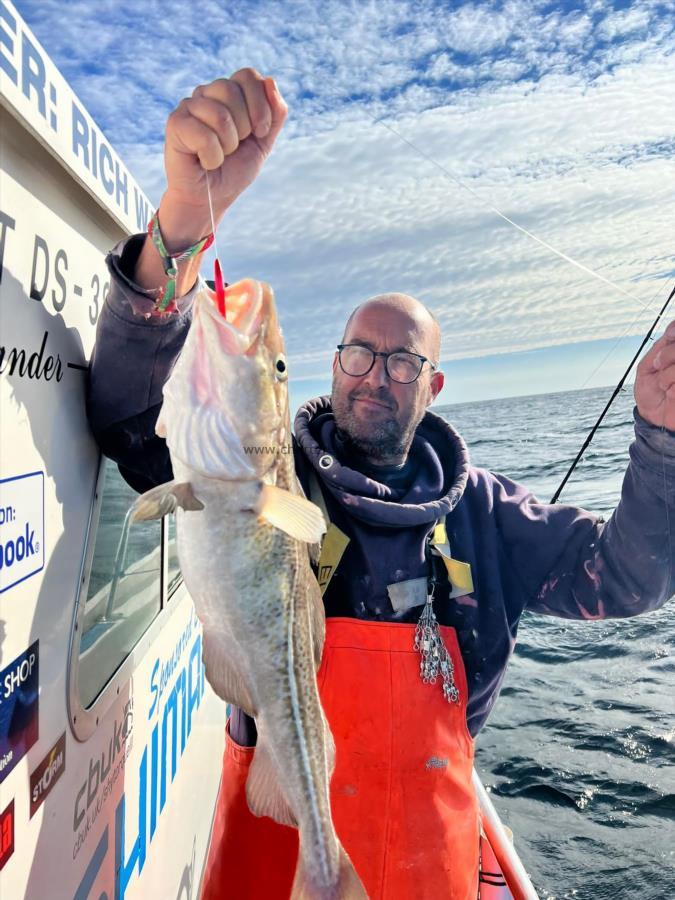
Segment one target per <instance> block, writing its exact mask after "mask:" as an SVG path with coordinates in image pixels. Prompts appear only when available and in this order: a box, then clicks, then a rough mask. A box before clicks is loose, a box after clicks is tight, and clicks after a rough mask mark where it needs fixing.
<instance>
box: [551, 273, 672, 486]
mask: <svg viewBox="0 0 675 900" xmlns="http://www.w3.org/2000/svg"><path fill="white" fill-rule="evenodd" d="M674 296H675V287H674V288H673V289H672V291H671V292H670V294H669V295H668V299H667V300H666V302H665V303H664V304H663V306H662V307H661V309H660V310H659V314H658V315H657V317H656V318H655V319H654V321H653V322H652V326H651V328H650V329H649V331H648V332H647V334H646V335H645V337H644V340H643V341H642V343H641V344H640V347H639V348H638V351H637V353H636V354H635V356H634V357H633V358H632V360H631V361H630V364H629V366H628V368H627V369H626V371H625V372H624V373H623V375H622V376H621V380H620V381H619V383H618V384H617V386H616V387H615V388H614V393H613V394H612V396H611V397H610V398H609V400H608V402H607V405H606V406H605V408H604V409H603V411H602V412H601V413H600V418H599V419H598V421H597V422H596V423H595V425H594V426H593V427H592V428H591V430H590V431H589V433H588V435H587V437H586V440H585V441H584V443H583V444H582V446H581V449H580V450H579V452H578V453H577V455H576V458H575V460H574V462H573V463H572V465H571V466H570V467H569V469H568V470H567V474H566V475H565V477H564V478H563V480H562V481H561V482H560V484H559V485H558V489H557V490H556V492H555V494H554V495H553V497H552V498H551V503H557V502H558V498H559V497H560V494H561V493H562V490H563V488H564V487H565V485H566V484H567V482H568V481H569V479H570V476H571V475H572V472H574V470H575V469H576V467H577V464H578V462H579V460H580V459H581V457H582V456H583V455H584V453H585V452H586V450H587V449H588V446H589V444H590V443H591V441H592V440H593V438H594V437H595V433H596V431H597V430H598V428H599V427H600V425H601V424H602V420H603V419H604V418H605V416H606V415H607V413H608V412H609V408H610V406H611V405H612V403H614V401H615V400H616V398H617V397H618V395H619V394H620V393H621V391H622V390H623V386H624V383H625V381H626V378H628V376H629V374H630V371H631V369H632V368H633V366H634V365H635V363H636V362H637V360H638V359H639V358H640V354H641V353H642V351H643V350H644V348H645V345H646V343H647V341H649V340H651V337H652V334H653V333H654V329H655V328H656V326H657V325H658V324H659V321H660V320H661V317H662V316H663V314H664V313H665V311H666V309H667V308H668V305H669V304H670V301H671V300H672V299H673V297H674Z"/></svg>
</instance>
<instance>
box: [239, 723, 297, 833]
mask: <svg viewBox="0 0 675 900" xmlns="http://www.w3.org/2000/svg"><path fill="white" fill-rule="evenodd" d="M246 799H247V800H248V807H249V809H250V810H251V812H252V813H253V815H254V816H269V817H270V818H271V819H274V821H275V822H278V823H279V824H280V825H293V826H295V827H297V824H298V822H297V820H296V818H295V816H294V815H293V813H292V811H291V808H290V806H289V805H288V801H287V800H286V797H285V796H284V793H283V791H282V790H281V785H280V784H279V778H278V776H277V771H276V767H275V766H274V763H273V762H272V755H271V753H270V751H269V748H268V746H267V744H266V742H265V739H264V737H263V738H262V739H261V736H260V731H258V743H257V745H256V748H255V753H254V754H253V762H252V763H251V771H250V772H249V775H248V779H247V781H246Z"/></svg>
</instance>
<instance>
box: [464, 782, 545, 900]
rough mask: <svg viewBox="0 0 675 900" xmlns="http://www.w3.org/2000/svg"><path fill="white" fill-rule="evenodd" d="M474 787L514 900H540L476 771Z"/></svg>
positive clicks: (485, 823)
mask: <svg viewBox="0 0 675 900" xmlns="http://www.w3.org/2000/svg"><path fill="white" fill-rule="evenodd" d="M472 781H473V786H474V789H475V791H476V795H477V797H478V803H479V805H480V811H481V819H482V823H483V831H484V832H485V836H486V838H487V839H488V841H489V842H490V846H491V847H492V852H493V853H494V855H495V857H496V859H497V862H498V863H499V865H500V866H501V870H502V874H503V875H504V880H505V881H506V884H507V886H508V888H509V890H510V891H511V894H512V895H513V900H539V895H538V894H537V892H536V891H535V889H534V885H533V884H532V882H531V881H530V876H529V875H528V874H527V872H526V871H525V866H524V865H523V863H522V862H521V859H520V857H519V856H518V854H517V853H516V850H515V848H514V846H513V844H512V843H511V841H510V839H509V836H508V834H507V833H506V830H505V829H504V826H503V825H502V821H501V819H500V818H499V813H498V812H497V810H496V809H495V808H494V805H493V803H492V800H491V799H490V795H489V794H488V792H487V791H486V790H485V788H484V787H483V782H482V781H481V780H480V778H479V777H478V773H477V772H476V770H475V769H474V770H473V775H472Z"/></svg>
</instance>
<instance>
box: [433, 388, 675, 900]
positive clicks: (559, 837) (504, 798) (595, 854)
mask: <svg viewBox="0 0 675 900" xmlns="http://www.w3.org/2000/svg"><path fill="white" fill-rule="evenodd" d="M611 392H612V389H611V388H593V389H591V390H583V391H572V392H566V393H558V394H546V395H537V396H532V397H518V398H514V399H502V400H490V401H485V402H480V403H467V404H458V405H453V406H446V407H440V408H439V407H435V408H434V411H435V412H438V413H439V414H440V415H442V416H443V417H444V418H445V419H447V420H448V421H449V422H451V423H452V424H453V425H454V426H455V427H456V428H457V429H458V430H459V432H460V433H461V434H462V436H463V437H464V439H465V441H466V442H467V444H468V446H469V451H470V454H471V461H472V463H473V464H474V465H477V466H483V467H485V468H488V469H490V470H491V471H493V472H500V473H502V474H504V475H507V476H509V477H510V478H512V479H514V480H516V481H518V482H520V483H522V484H524V485H526V486H527V487H528V488H529V489H530V490H531V491H532V492H533V493H534V494H535V495H536V496H537V497H538V498H539V499H540V500H542V501H546V502H548V501H549V500H550V499H551V497H552V496H553V494H554V492H555V490H556V488H557V486H558V484H559V483H560V481H561V480H562V478H563V476H564V474H565V472H566V471H567V469H568V467H569V465H570V463H571V462H572V460H573V459H574V457H575V456H576V454H577V451H578V450H579V448H580V447H581V445H582V443H583V441H584V439H585V437H586V435H587V434H588V432H589V431H590V430H591V428H592V426H593V424H594V423H595V421H596V419H597V418H598V416H599V415H600V413H601V412H602V410H603V408H604V406H605V403H606V401H607V400H608V399H609V397H610V396H611ZM633 405H634V401H633V396H632V388H627V389H626V390H625V391H624V392H622V393H621V394H619V396H618V397H617V399H616V400H615V402H614V404H613V406H612V408H611V409H610V411H609V413H608V415H607V417H606V418H605V420H604V423H603V425H602V426H601V427H600V429H599V430H598V432H597V434H596V436H595V438H594V440H593V442H592V443H591V445H590V447H589V449H588V450H587V451H586V453H585V455H584V456H583V458H582V461H581V463H580V464H579V465H578V467H577V468H576V470H575V473H574V475H573V476H572V478H571V479H570V481H569V482H568V484H567V486H566V488H565V490H564V492H563V494H562V496H561V502H563V503H567V504H573V505H576V506H580V507H583V508H585V509H588V510H592V511H594V512H597V513H599V514H600V515H602V516H603V517H604V518H605V519H607V518H609V516H610V515H611V513H612V510H613V509H614V507H615V506H616V504H617V503H618V501H619V498H620V494H621V483H622V480H623V475H624V472H625V470H626V466H627V464H628V459H629V457H628V448H629V445H630V442H631V440H632V439H633V414H632V410H633ZM670 527H674V528H675V522H673V523H669V522H668V521H667V519H666V515H665V507H664V522H663V529H664V534H667V533H668V529H669V528H670ZM644 564H645V566H647V565H649V561H648V560H645V561H644ZM476 769H477V771H478V773H479V775H480V776H481V779H482V781H483V783H484V784H485V786H486V787H487V788H488V790H489V791H490V794H491V798H492V801H493V803H494V804H495V806H496V808H497V810H498V812H499V814H500V816H501V817H502V820H503V822H504V823H505V824H506V825H508V826H509V828H510V829H511V830H512V831H513V833H514V841H515V846H516V849H517V851H518V853H519V855H520V858H521V859H522V861H523V863H524V865H525V868H526V869H527V871H528V873H529V874H530V877H531V879H532V881H533V884H534V886H535V888H536V890H537V891H538V893H539V896H540V898H542V900H563V898H565V900H566V898H574V900H605V898H607V900H610V898H612V900H615V898H621V900H671V898H675V600H673V601H672V602H671V603H670V604H667V605H666V606H664V607H663V608H662V609H660V610H657V611H655V612H651V613H646V614H644V615H641V616H637V617H635V618H632V619H624V620H606V621H601V622H587V621H583V622H576V621H569V620H563V619H556V618H553V617H548V616H538V615H537V616H536V615H532V614H530V613H525V614H524V615H523V617H522V619H521V622H520V628H519V632H518V643H517V645H516V650H515V653H514V656H513V658H512V660H511V663H510V666H509V669H508V672H507V675H506V679H505V681H504V685H503V687H502V691H501V694H500V697H499V699H498V700H497V703H496V705H495V708H494V710H493V712H492V715H491V717H490V719H489V720H488V722H487V724H486V726H485V727H484V729H483V731H482V732H481V733H480V735H479V736H478V738H477V742H476Z"/></svg>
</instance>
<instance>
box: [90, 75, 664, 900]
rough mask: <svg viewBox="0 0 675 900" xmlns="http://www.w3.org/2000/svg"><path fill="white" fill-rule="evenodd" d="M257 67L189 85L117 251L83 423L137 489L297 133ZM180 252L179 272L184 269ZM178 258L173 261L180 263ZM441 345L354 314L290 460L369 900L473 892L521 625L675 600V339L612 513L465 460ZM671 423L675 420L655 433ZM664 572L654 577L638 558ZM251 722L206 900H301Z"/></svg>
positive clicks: (232, 731)
mask: <svg viewBox="0 0 675 900" xmlns="http://www.w3.org/2000/svg"><path fill="white" fill-rule="evenodd" d="M286 112H287V110H286V105H285V103H284V101H283V100H282V98H281V96H280V94H279V91H278V89H277V88H276V85H275V83H274V81H273V80H272V79H270V78H263V77H262V76H261V75H260V74H259V73H257V72H256V71H255V70H252V69H243V70H240V71H239V72H236V73H235V74H234V75H233V76H232V77H231V78H230V79H220V80H218V81H216V82H213V83H211V84H208V85H202V86H199V87H198V88H196V89H195V91H194V93H193V95H192V97H191V98H189V99H186V100H183V101H182V102H181V104H180V105H179V106H178V108H177V109H176V110H175V111H174V112H173V113H172V115H171V116H170V117H169V121H168V125H167V133H166V150H165V160H166V170H167V181H168V187H167V190H166V193H165V194H164V196H163V198H162V201H161V204H160V207H159V211H158V214H157V216H155V217H154V219H153V223H152V224H151V229H150V235H136V236H134V237H132V238H130V239H129V240H127V241H124V242H122V243H120V244H119V245H118V246H117V247H116V248H114V249H113V250H112V251H111V253H110V255H109V256H108V260H107V262H108V266H109V268H110V272H111V275H112V284H111V290H110V293H109V296H108V298H107V300H106V303H105V306H104V308H103V310H102V313H101V316H100V320H99V323H98V331H97V340H96V346H95V349H94V353H93V356H92V361H91V377H90V385H89V398H88V410H89V417H90V422H91V426H92V429H93V431H94V434H95V436H96V438H97V440H98V442H99V444H100V446H101V448H102V450H103V452H104V453H106V454H107V455H108V456H110V457H111V458H112V459H114V460H115V461H116V462H117V463H118V465H119V468H120V471H121V473H122V475H123V476H124V478H125V479H126V480H127V481H128V482H129V484H131V485H132V486H133V487H134V488H135V489H137V490H139V491H144V490H147V489H149V488H151V487H153V486H154V485H157V484H160V483H163V482H166V481H169V480H171V478H172V470H171V460H170V457H169V453H168V450H167V447H166V444H165V443H164V441H163V439H161V438H159V437H158V436H157V435H156V434H155V423H156V420H157V416H158V413H159V410H160V406H161V403H162V387H163V384H164V382H165V381H166V378H167V376H168V373H169V372H170V371H171V369H172V367H173V365H174V363H175V360H176V358H177V356H178V354H179V353H180V350H181V347H182V345H183V342H184V340H185V337H186V334H187V331H188V328H189V325H190V319H191V308H192V303H193V300H194V296H195V292H196V291H197V289H198V284H196V279H197V276H198V268H199V258H200V256H199V251H200V250H201V249H202V247H203V240H202V239H203V237H204V235H206V234H207V233H208V231H209V229H210V215H209V209H208V202H207V199H206V198H207V194H206V186H205V181H204V168H207V169H209V170H210V184H211V192H212V197H213V203H214V213H215V217H216V220H219V219H220V217H221V216H222V215H223V214H224V212H225V210H226V209H227V208H228V207H229V206H230V205H231V204H232V203H233V202H234V200H235V199H236V198H237V196H238V195H239V194H240V193H242V192H243V191H244V190H245V188H246V187H247V186H248V185H249V184H250V183H251V182H252V181H253V180H254V179H255V177H256V175H257V174H258V172H259V171H260V169H261V167H262V165H263V163H264V161H265V159H266V157H267V155H268V154H269V153H270V151H271V149H272V146H273V143H274V141H275V139H276V137H277V135H278V134H279V132H280V130H281V128H282V126H283V123H284V121H285V118H286ZM174 257H175V259H174ZM176 260H178V265H177V266H176V265H175V262H176ZM439 362H440V332H439V327H438V324H437V322H436V321H435V319H434V317H433V316H432V315H431V313H430V312H429V311H428V310H427V309H426V308H425V307H424V306H423V305H422V304H421V303H419V302H418V301H417V300H415V299H413V298H412V297H409V296H407V295H405V294H398V293H392V294H382V295H379V296H377V297H373V298H371V299H370V300H368V301H366V302H364V303H363V304H361V306H359V307H358V308H357V309H356V310H355V311H354V312H353V313H352V315H351V316H350V318H349V320H348V322H347V324H346V328H345V332H344V335H343V338H342V341H341V343H340V344H339V345H338V347H337V349H336V353H335V358H334V360H333V385H332V393H331V396H330V397H319V398H316V399H314V400H310V401H308V402H307V403H305V404H304V405H303V406H302V407H301V409H300V410H299V412H298V414H297V417H296V420H295V426H294V432H295V436H294V445H293V446H294V452H295V460H296V468H297V471H298V475H299V478H300V481H301V483H302V485H303V488H304V489H305V492H306V493H307V495H308V496H310V497H311V499H312V500H313V501H314V502H316V503H317V504H319V505H320V506H321V507H322V508H323V510H324V512H325V514H326V517H327V520H328V522H329V523H330V527H329V531H328V533H327V536H326V538H325V540H324V544H323V547H322V549H321V556H320V558H319V561H318V566H317V576H318V579H319V583H320V585H321V588H322V592H323V601H324V607H325V611H326V617H327V627H326V643H325V647H324V653H323V658H322V662H321V667H320V669H319V672H318V675H317V678H318V685H319V690H320V693H321V699H322V703H323V707H324V710H325V712H326V716H327V718H328V721H329V723H330V726H331V730H332V733H333V736H334V738H335V742H336V750H337V754H336V769H335V773H334V775H333V779H332V782H331V799H332V809H333V815H334V818H335V824H336V828H337V832H338V834H339V836H340V838H341V840H342V843H343V845H344V846H345V848H346V849H347V851H348V853H349V855H350V857H351V859H352V861H353V862H354V864H355V866H356V869H357V871H358V873H359V875H360V876H361V879H362V881H363V883H364V885H365V887H366V889H367V891H368V894H369V896H370V897H372V898H386V900H408V898H413V897H414V898H417V900H423V898H429V900H431V898H433V900H438V898H442V897H443V898H444V897H452V898H458V900H469V898H471V900H474V898H476V896H477V891H478V882H479V839H480V838H479V834H480V827H479V812H478V807H477V802H476V797H475V795H474V791H473V788H472V784H471V772H472V766H473V747H474V743H473V742H474V739H475V737H476V735H477V734H478V732H479V731H480V729H481V728H482V726H483V725H484V724H485V721H486V719H487V717H488V715H489V713H490V711H491V709H492V707H493V705H494V702H495V700H496V698H497V696H498V693H499V688H500V685H501V683H502V680H503V677H504V673H505V669H506V665H507V663H508V660H509V657H510V655H511V653H512V652H513V648H514V645H515V641H516V633H517V629H518V623H519V620H520V617H521V615H522V613H523V611H524V610H526V609H527V610H530V611H534V612H538V613H543V614H547V615H555V616H561V617H564V618H575V619H593V620H594V619H599V618H605V617H627V616H634V615H637V614H639V613H641V612H645V611H647V610H653V609H656V608H657V607H659V606H660V605H662V604H663V603H664V602H665V601H666V599H667V598H668V597H670V596H671V595H672V593H673V590H674V588H673V583H672V572H673V566H672V561H673V555H674V549H673V541H672V536H671V534H670V531H668V532H666V531H665V528H664V521H665V519H666V515H667V516H669V519H670V521H675V508H673V503H672V499H671V500H670V501H669V503H670V508H669V509H666V507H665V506H664V494H665V495H666V496H667V497H670V498H672V497H673V496H675V490H672V489H670V490H665V491H664V479H666V481H667V484H668V485H673V484H674V483H675V433H674V432H673V431H671V430H670V429H675V398H672V397H671V396H670V395H671V394H672V393H673V390H672V389H671V388H670V385H672V384H675V329H673V326H672V325H671V326H670V327H669V329H668V330H667V332H666V335H665V337H664V338H662V339H661V340H660V341H658V342H657V343H656V345H655V346H654V348H653V349H652V351H651V352H650V354H648V355H647V357H645V360H643V362H642V363H641V365H640V369H639V371H638V379H637V381H636V400H637V409H636V412H635V431H636V439H635V442H634V443H633V444H632V446H631V448H630V463H629V466H628V469H627V472H626V477H625V480H624V485H623V490H622V496H621V501H620V503H619V506H618V507H617V510H616V511H615V513H614V515H613V516H612V518H611V520H610V521H609V522H607V523H605V522H603V521H602V520H601V519H599V518H598V517H597V516H595V515H593V514H592V513H589V512H586V511H584V510H581V509H575V508H573V507H567V506H549V505H546V504H542V503H540V502H539V501H538V500H537V499H536V498H535V497H534V496H532V494H530V493H529V492H528V491H527V490H526V489H525V488H524V487H522V486H521V485H519V484H516V483H514V482H513V481H511V480H509V479H508V478H506V477H504V476H502V475H496V474H493V473H491V472H489V471H486V470H482V469H476V468H474V467H473V466H471V465H470V463H469V457H468V452H467V449H466V446H465V444H464V442H463V440H462V438H461V437H460V436H459V434H457V432H456V431H455V430H454V429H453V428H452V427H451V425H449V424H448V423H447V422H446V421H444V420H443V419H441V418H440V417H439V416H436V415H434V414H433V413H432V412H431V411H429V410H428V407H429V405H430V404H431V402H432V401H433V400H434V399H435V398H436V397H437V396H438V393H439V391H440V390H441V388H442V387H443V374H442V372H441V371H440V370H439ZM661 424H664V425H665V428H664V429H661V428H659V427H658V426H659V425H661ZM647 559H649V560H651V564H650V565H649V567H646V566H645V565H644V560H647ZM255 743H256V728H255V722H254V721H253V719H251V718H249V717H248V716H246V715H244V714H243V713H242V712H240V711H239V710H236V709H234V710H232V713H231V717H230V720H229V723H228V726H227V732H226V743H225V755H224V761H223V775H222V781H221V787H220V794H219V796H218V799H217V804H216V816H215V821H214V827H213V831H212V836H211V845H210V852H209V857H208V862H207V865H206V868H205V872H204V877H203V882H202V894H201V896H202V898H208V900H215V898H230V897H232V898H237V900H240V898H256V900H257V898H259V900H287V898H288V897H289V895H290V892H291V885H292V882H293V873H294V869H295V862H296V859H297V833H296V831H295V830H294V829H291V828H287V827H285V826H281V825H278V824H277V823H275V822H273V821H272V820H270V819H267V818H256V817H254V816H253V815H252V814H251V813H250V812H249V810H248V806H247V803H246V797H245V783H246V778H247V775H248V771H249V768H250V765H251V761H252V759H253V756H254V753H255Z"/></svg>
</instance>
